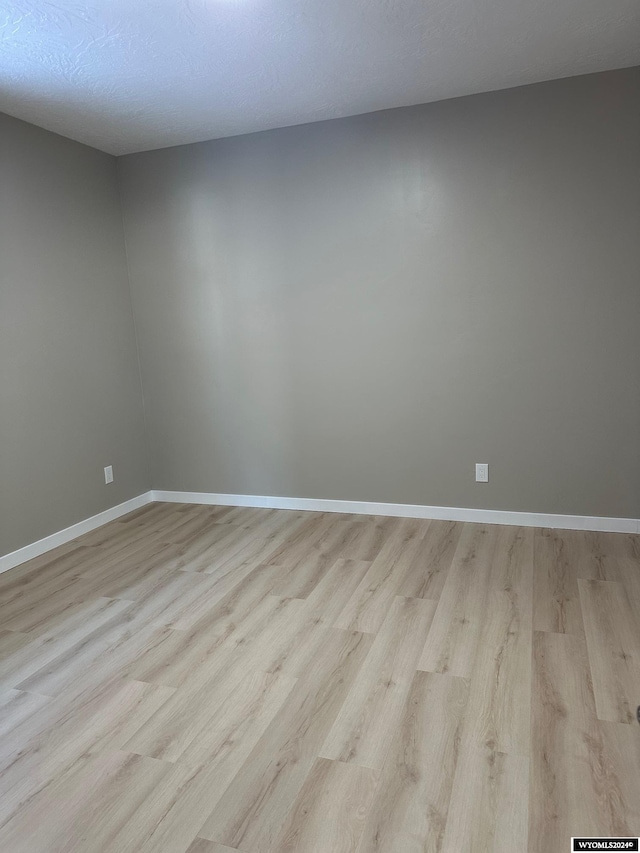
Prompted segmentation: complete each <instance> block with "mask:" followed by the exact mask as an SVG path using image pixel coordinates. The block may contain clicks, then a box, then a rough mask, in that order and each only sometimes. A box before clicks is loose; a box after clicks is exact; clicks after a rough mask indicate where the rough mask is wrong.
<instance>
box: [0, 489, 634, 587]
mask: <svg viewBox="0 0 640 853" xmlns="http://www.w3.org/2000/svg"><path fill="white" fill-rule="evenodd" d="M152 501H166V502H167V503H188V504H217V505H218V506H250V507H264V508H266V509H294V510H309V511H311V512H350V513H355V514H357V515H392V516H399V517H402V518H434V519H442V520H443V521H472V522H476V523H480V524H509V525H516V526H519V527H555V528H559V529H561V530H596V531H602V532H607V533H640V519H637V518H609V517H606V516H603V517H597V516H588V515H554V514H550V513H541V512H511V511H508V510H496V509H462V508H458V507H450V506H420V505H417V504H390V503H373V502H369V501H334V500H316V499H315V498H285V497H274V496H270V495H223V494H216V493H215V492H167V491H159V490H154V491H151V492H145V493H144V494H142V495H138V497H136V498H131V500H128V501H125V502H124V503H121V504H118V505H117V506H113V507H111V509H106V510H105V511H104V512H99V513H98V514H97V515H93V516H92V517H91V518H87V519H85V520H84V521H79V522H78V523H77V524H73V525H71V527H67V528H66V529H65V530H60V531H59V532H58V533H52V534H51V536H46V537H45V538H44V539H40V540H39V541H38V542H33V543H32V544H31V545H25V547H24V548H19V549H18V550H17V551H13V552H12V553H11V554H5V556H4V557H0V573H2V572H6V571H7V570H8V569H12V568H13V567H14V566H19V565H20V564H21V563H26V561H27V560H32V559H33V558H34V557H39V556H40V554H44V553H45V552H46V551H51V550H52V549H53V548H57V547H58V546H59V545H64V544H66V543H67V542H70V541H71V540H72V539H77V537H78V536H82V534H83V533H89V532H90V531H91V530H95V529H96V527H101V526H102V525H103V524H107V522H109V521H114V520H115V519H116V518H120V516H122V515H126V514H127V513H128V512H133V510H135V509H139V508H140V507H142V506H145V505H146V504H148V503H151V502H152Z"/></svg>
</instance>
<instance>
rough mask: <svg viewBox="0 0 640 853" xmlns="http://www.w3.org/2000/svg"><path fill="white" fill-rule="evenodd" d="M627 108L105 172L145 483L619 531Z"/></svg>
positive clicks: (633, 192) (428, 115)
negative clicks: (112, 177) (443, 508)
mask: <svg viewBox="0 0 640 853" xmlns="http://www.w3.org/2000/svg"><path fill="white" fill-rule="evenodd" d="M638 103H640V69H631V70H624V71H616V72H610V73H606V74H599V75H590V76H586V77H581V78H573V79H568V80H562V81H555V82H552V83H544V84H540V85H535V86H529V87H525V88H521V89H512V90H509V91H504V92H496V93H490V94H485V95H476V96H472V97H469V98H462V99H458V100H453V101H446V102H440V103H437V104H431V105H426V106H421V107H411V108H402V109H397V110H391V111H387V112H380V113H375V114H369V115H365V116H361V117H356V118H349V119H344V120H338V121H330V122H323V123H318V124H312V125H307V126H302V127H295V128H289V129H284V130H277V131H270V132H266V133H260V134H254V135H249V136H244V137H237V138H233V139H226V140H219V141H214V142H208V143H202V144H197V145H188V146H182V147H177V148H172V149H165V150H162V151H154V152H148V153H143V154H136V155H130V156H127V157H124V158H120V159H119V161H118V163H119V173H120V180H121V192H122V195H123V206H124V212H125V230H126V235H127V243H128V252H129V265H130V277H131V285H132V292H133V300H134V309H135V314H136V321H137V326H138V332H139V343H140V354H141V366H142V376H143V387H144V393H145V405H146V413H147V426H148V441H149V457H150V466H151V472H152V484H153V486H154V487H155V488H159V489H176V490H195V491H212V492H232V493H250V494H271V495H290V496H298V497H314V498H342V499H353V500H372V501H397V502H407V503H418V504H437V505H453V506H468V507H485V508H499V509H509V510H524V511H540V512H559V513H575V514H588V515H611V516H631V517H638V516H639V515H640V383H639V379H640V239H639V235H640V210H639V201H640V169H639V168H638V151H639V150H640V111H638V108H637V107H638ZM475 462H488V463H489V464H490V483H489V484H488V485H480V484H476V483H475V482H474V463H475Z"/></svg>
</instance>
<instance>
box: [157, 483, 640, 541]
mask: <svg viewBox="0 0 640 853" xmlns="http://www.w3.org/2000/svg"><path fill="white" fill-rule="evenodd" d="M152 495H153V500H154V501H167V502H169V503H192V504H217V505H219V506H251V507H265V508H268V509H295V510H311V511H315V512H351V513H356V514H359V515H393V516H401V517H403V518H434V519H442V520H444V521H473V522H477V523H480V524H509V525H516V526H519V527H555V528H558V529H561V530H597V531H602V532H607V533H640V519H637V518H609V517H606V516H603V517H597V516H588V515H555V514H552V513H541V512H511V511H508V510H496V509H461V508H458V507H450V506H420V505H414V504H390V503H371V502H368V501H334V500H316V499H314V498H284V497H271V496H268V495H223V494H215V493H212V492H167V491H158V490H154V491H153V492H152Z"/></svg>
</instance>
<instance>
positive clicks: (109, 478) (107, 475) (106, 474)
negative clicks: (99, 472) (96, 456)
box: [104, 465, 113, 483]
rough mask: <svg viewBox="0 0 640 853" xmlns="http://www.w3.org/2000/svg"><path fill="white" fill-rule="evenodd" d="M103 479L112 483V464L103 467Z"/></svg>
mask: <svg viewBox="0 0 640 853" xmlns="http://www.w3.org/2000/svg"><path fill="white" fill-rule="evenodd" d="M104 481H105V483H113V465H107V467H106V468H105V469H104Z"/></svg>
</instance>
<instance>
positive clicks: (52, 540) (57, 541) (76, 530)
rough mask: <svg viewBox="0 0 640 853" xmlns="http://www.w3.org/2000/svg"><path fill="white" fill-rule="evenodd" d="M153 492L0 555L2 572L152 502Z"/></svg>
mask: <svg viewBox="0 0 640 853" xmlns="http://www.w3.org/2000/svg"><path fill="white" fill-rule="evenodd" d="M152 494H153V493H152V492H145V493H144V494H142V495H138V496H137V497H135V498H131V500H128V501H125V502H124V503H121V504H118V505H117V506H112V507H111V508H110V509H105V510H104V512H99V513H98V514H97V515H92V516H91V518H85V520H84V521H79V522H78V523H77V524H72V525H71V527H66V528H65V529H64V530H59V531H58V532H57V533H52V534H51V535H50V536H45V538H44V539H39V540H38V541H37V542H32V543H31V545H25V546H24V548H18V550H17V551H12V552H11V553H10V554H5V555H4V557H0V574H1V573H2V572H6V571H7V570H8V569H12V568H14V566H19V565H20V563H26V562H27V560H33V558H34V557H39V556H40V554H44V553H45V552H47V551H51V550H52V549H53V548H57V547H58V546H59V545H65V544H66V543H67V542H71V540H72V539H76V538H77V537H78V536H82V534H83V533H89V532H90V531H91V530H95V529H96V527H101V526H102V525H103V524H107V522H109V521H114V520H115V519H116V518H120V516H122V515H126V514H127V513H128V512H133V511H134V509H140V507H142V506H145V505H146V504H148V503H151V501H152V500H153V497H152Z"/></svg>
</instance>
